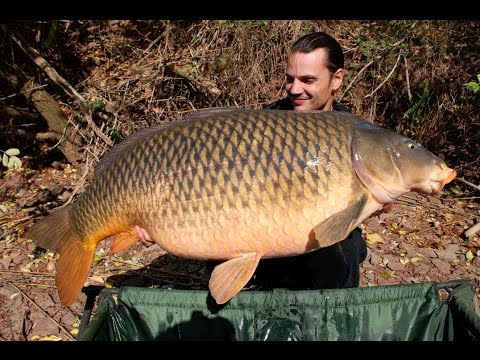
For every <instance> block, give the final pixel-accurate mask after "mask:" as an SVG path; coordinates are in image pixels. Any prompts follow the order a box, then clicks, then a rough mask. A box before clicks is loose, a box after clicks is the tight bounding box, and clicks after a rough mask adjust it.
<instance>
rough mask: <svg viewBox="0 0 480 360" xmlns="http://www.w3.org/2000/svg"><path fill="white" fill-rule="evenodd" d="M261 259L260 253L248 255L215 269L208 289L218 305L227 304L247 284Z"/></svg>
mask: <svg viewBox="0 0 480 360" xmlns="http://www.w3.org/2000/svg"><path fill="white" fill-rule="evenodd" d="M260 258H261V256H260V254H259V253H248V254H244V255H242V256H241V257H238V258H235V259H231V260H227V261H225V262H224V263H221V264H220V265H217V266H216V267H215V269H213V272H212V275H211V277H210V281H209V282H208V287H209V289H210V293H211V294H212V296H213V298H214V299H215V301H216V302H217V304H219V305H220V304H224V303H226V302H227V301H228V300H230V299H231V298H232V297H234V296H235V295H236V294H237V293H238V292H239V291H240V290H241V289H242V288H243V287H244V286H245V285H246V284H247V282H248V281H249V280H250V278H251V277H252V275H253V273H254V272H255V269H256V268H257V266H258V263H259V262H260Z"/></svg>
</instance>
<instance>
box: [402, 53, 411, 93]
mask: <svg viewBox="0 0 480 360" xmlns="http://www.w3.org/2000/svg"><path fill="white" fill-rule="evenodd" d="M403 59H404V60H405V61H404V62H405V75H406V79H407V95H408V100H409V101H412V92H411V91H410V76H409V75H408V65H407V57H406V56H404V57H403Z"/></svg>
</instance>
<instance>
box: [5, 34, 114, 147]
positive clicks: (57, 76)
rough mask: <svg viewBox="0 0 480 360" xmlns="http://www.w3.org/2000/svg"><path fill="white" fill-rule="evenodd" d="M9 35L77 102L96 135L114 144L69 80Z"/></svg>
mask: <svg viewBox="0 0 480 360" xmlns="http://www.w3.org/2000/svg"><path fill="white" fill-rule="evenodd" d="M3 28H4V30H6V28H5V26H3ZM8 33H9V35H10V37H11V38H12V40H13V41H15V42H16V43H17V45H18V46H19V47H20V49H22V51H23V52H25V53H26V54H27V55H28V56H29V57H30V59H31V60H32V61H33V62H34V63H35V64H36V65H37V66H38V67H39V68H40V69H42V70H43V71H45V73H46V74H47V75H48V77H49V78H50V79H51V80H52V81H54V82H55V83H56V84H57V85H59V86H60V87H61V88H62V89H63V91H65V92H66V93H67V94H68V95H70V96H71V97H72V98H73V99H74V100H75V101H76V102H77V104H78V105H79V107H80V110H81V111H82V113H83V115H84V117H85V120H86V121H87V123H88V125H89V126H90V127H91V128H92V129H93V131H94V132H95V134H97V135H98V136H99V137H100V138H101V139H102V140H103V141H105V143H107V144H108V145H110V146H111V145H112V144H113V142H112V140H110V139H109V138H108V137H107V136H106V135H105V134H104V133H102V132H101V131H100V130H99V129H98V128H97V126H96V125H95V123H94V122H93V120H92V112H91V109H90V108H89V107H88V105H87V101H86V100H85V99H84V97H83V96H82V95H80V94H79V93H78V92H77V90H75V89H74V88H73V86H72V85H70V84H69V83H68V81H67V80H65V79H64V78H63V77H61V76H60V74H59V73H58V72H57V70H55V68H53V67H52V66H51V65H50V64H49V63H48V61H47V60H45V59H44V58H43V57H42V55H40V53H39V52H38V51H37V50H36V49H34V48H33V47H31V46H30V45H28V44H26V43H25V42H24V41H22V40H21V39H20V38H19V37H17V36H15V35H14V34H12V33H10V32H8Z"/></svg>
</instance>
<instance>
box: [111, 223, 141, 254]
mask: <svg viewBox="0 0 480 360" xmlns="http://www.w3.org/2000/svg"><path fill="white" fill-rule="evenodd" d="M138 240H139V239H138V236H137V233H136V232H135V229H132V231H127V232H122V233H120V234H118V235H116V236H115V238H114V239H113V240H112V243H111V244H110V254H112V255H113V254H116V253H118V252H120V251H123V250H125V249H127V248H129V247H130V246H132V245H133V244H135V243H136V242H137V241H138Z"/></svg>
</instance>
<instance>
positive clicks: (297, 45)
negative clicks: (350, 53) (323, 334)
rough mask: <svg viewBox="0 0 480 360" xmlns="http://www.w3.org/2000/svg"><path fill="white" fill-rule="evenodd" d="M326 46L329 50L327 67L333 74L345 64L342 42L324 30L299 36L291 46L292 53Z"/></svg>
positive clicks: (306, 52) (310, 50) (308, 51)
mask: <svg viewBox="0 0 480 360" xmlns="http://www.w3.org/2000/svg"><path fill="white" fill-rule="evenodd" d="M319 48H324V49H325V50H326V51H327V64H326V66H327V68H328V70H330V72H331V73H332V74H333V73H334V72H335V71H337V70H338V69H340V68H343V65H344V56H343V50H342V46H341V45H340V43H339V42H338V41H337V40H335V39H334V38H333V37H331V36H330V35H328V34H327V33H325V32H323V31H319V32H314V33H311V34H307V35H304V36H302V37H301V38H299V39H298V40H297V41H295V42H294V43H293V45H292V46H291V48H290V52H291V53H296V52H299V53H304V54H308V53H310V52H312V51H313V50H316V49H319Z"/></svg>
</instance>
